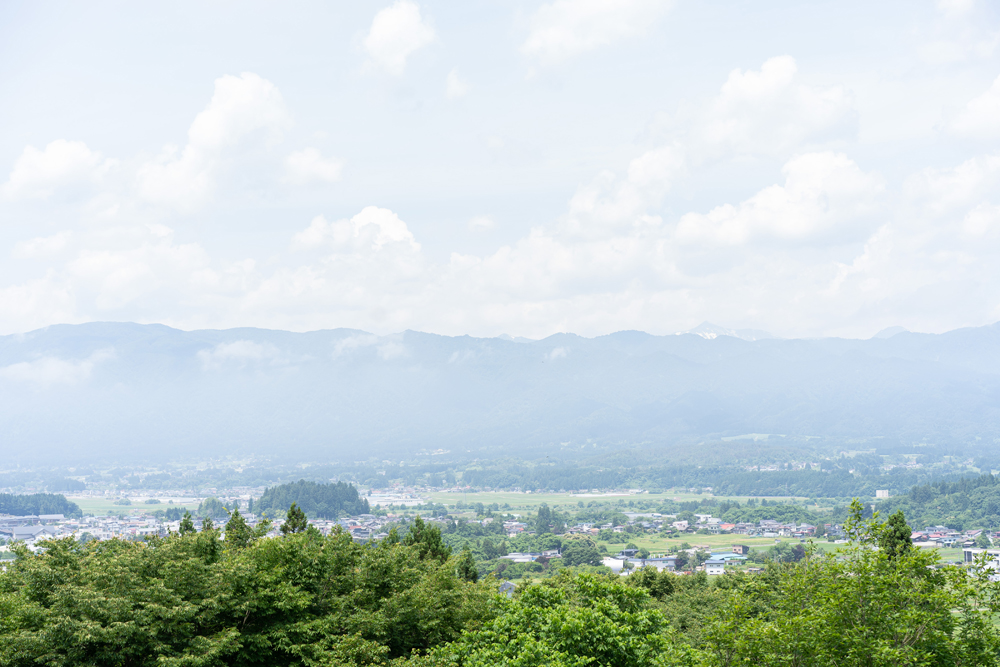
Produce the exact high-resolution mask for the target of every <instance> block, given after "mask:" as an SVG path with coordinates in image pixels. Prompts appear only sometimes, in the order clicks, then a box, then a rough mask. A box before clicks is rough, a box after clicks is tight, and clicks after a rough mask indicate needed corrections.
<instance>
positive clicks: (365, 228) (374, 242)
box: [351, 206, 420, 250]
mask: <svg viewBox="0 0 1000 667" xmlns="http://www.w3.org/2000/svg"><path fill="white" fill-rule="evenodd" d="M351 225H352V226H353V228H354V238H355V239H362V240H363V241H364V242H365V243H370V244H371V248H372V250H381V249H382V247H383V246H385V245H387V244H392V243H399V244H403V245H406V246H409V247H410V248H412V249H414V250H419V249H420V244H419V243H417V242H416V240H414V238H413V234H412V233H411V232H410V230H409V228H407V226H406V223H405V222H403V221H402V220H400V219H399V216H398V215H396V214H395V213H393V212H392V211H390V210H389V209H387V208H379V207H377V206H366V207H365V208H363V209H362V210H361V212H360V213H358V214H357V215H356V216H354V217H353V218H351Z"/></svg>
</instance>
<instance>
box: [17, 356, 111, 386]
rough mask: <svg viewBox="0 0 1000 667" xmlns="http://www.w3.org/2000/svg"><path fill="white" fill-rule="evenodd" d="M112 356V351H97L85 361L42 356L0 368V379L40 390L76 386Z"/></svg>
mask: <svg viewBox="0 0 1000 667" xmlns="http://www.w3.org/2000/svg"><path fill="white" fill-rule="evenodd" d="M114 356H115V353H114V350H112V349H103V350H97V351H95V352H94V353H93V354H91V355H90V356H89V357H87V358H86V359H79V360H72V359H60V358H59V357H54V356H43V357H39V358H38V359H33V360H32V361H22V362H19V363H16V364H11V365H9V366H3V367H0V378H4V379H6V380H12V381H15V382H23V383H26V384H32V385H35V386H37V387H42V388H45V387H51V386H53V385H60V384H78V383H80V382H84V381H85V380H87V379H89V378H90V374H91V373H92V372H93V370H94V367H95V366H97V365H98V364H100V363H102V362H104V361H107V360H108V359H113V358H114Z"/></svg>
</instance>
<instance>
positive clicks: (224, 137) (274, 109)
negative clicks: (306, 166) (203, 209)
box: [137, 72, 292, 211]
mask: <svg viewBox="0 0 1000 667" xmlns="http://www.w3.org/2000/svg"><path fill="white" fill-rule="evenodd" d="M291 122H292V121H291V116H290V114H289V113H288V110H287V109H286V107H285V103H284V100H283V99H282V97H281V93H279V92H278V89H277V87H276V86H275V85H274V84H273V83H271V82H270V81H267V80H266V79H263V78H261V77H260V76H258V75H256V74H253V73H251V72H244V73H243V74H242V75H240V76H238V77H237V76H231V75H227V76H223V77H220V78H219V79H216V80H215V92H214V94H213V95H212V100H211V101H210V102H209V104H208V107H206V108H205V110H204V111H202V112H201V113H199V114H198V115H197V116H196V117H195V119H194V122H192V123H191V127H190V128H189V129H188V143H187V144H186V145H185V146H184V148H183V149H178V148H177V147H176V146H167V147H166V148H164V149H163V152H162V153H161V154H160V155H159V157H157V158H156V159H155V160H153V161H150V162H147V163H145V164H143V165H142V166H141V167H140V168H139V170H138V174H137V187H138V193H139V195H140V197H141V198H142V199H144V200H146V201H148V202H152V203H155V204H159V205H163V206H167V207H172V208H177V209H179V210H184V211H187V210H192V209H194V208H197V207H198V206H199V205H201V204H202V203H204V201H205V200H206V199H207V198H208V197H209V195H210V194H211V193H212V192H213V190H214V189H215V185H216V180H217V178H218V175H219V172H220V171H221V170H222V169H223V168H224V166H225V159H226V157H227V154H228V153H230V152H231V151H233V150H234V149H236V148H237V147H239V146H240V145H241V144H242V143H244V142H246V141H247V140H248V139H249V138H251V137H253V136H258V137H259V138H260V140H261V141H263V142H265V143H268V142H274V141H275V140H277V139H278V138H280V137H281V134H282V132H283V131H284V130H286V129H287V128H288V127H289V126H290V125H291Z"/></svg>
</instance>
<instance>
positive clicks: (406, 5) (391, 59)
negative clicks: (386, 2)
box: [364, 0, 436, 76]
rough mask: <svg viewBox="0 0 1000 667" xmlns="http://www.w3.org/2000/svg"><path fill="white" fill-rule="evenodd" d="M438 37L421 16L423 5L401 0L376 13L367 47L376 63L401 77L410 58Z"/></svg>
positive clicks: (365, 41)
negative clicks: (421, 6)
mask: <svg viewBox="0 0 1000 667" xmlns="http://www.w3.org/2000/svg"><path fill="white" fill-rule="evenodd" d="M435 39H436V36H435V34H434V29H433V28H432V27H431V26H430V25H428V23H427V22H426V21H424V19H423V17H421V16H420V7H419V6H418V5H417V4H416V3H413V2H410V1H409V0H399V1H398V2H396V3H395V4H394V5H392V6H391V7H386V8H385V9H383V10H381V11H380V12H379V13H377V14H376V15H375V18H374V19H373V20H372V26H371V29H370V30H369V31H368V36H367V37H365V40H364V48H365V51H367V52H368V56H369V57H370V58H371V59H372V61H373V62H374V63H375V64H376V65H378V66H379V67H381V68H382V69H383V70H385V71H386V72H388V73H389V74H392V75H394V76H400V75H401V74H402V73H403V72H404V71H405V70H406V61H407V60H408V59H409V57H410V56H411V55H413V54H414V53H415V52H416V51H419V50H420V49H422V48H423V47H425V46H427V45H428V44H431V43H432V42H433V41H434V40H435Z"/></svg>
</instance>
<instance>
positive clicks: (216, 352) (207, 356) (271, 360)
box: [198, 340, 287, 371]
mask: <svg viewBox="0 0 1000 667" xmlns="http://www.w3.org/2000/svg"><path fill="white" fill-rule="evenodd" d="M198 360H199V361H201V367H202V369H203V370H206V371H209V370H220V369H222V368H226V367H233V368H245V367H246V366H247V365H249V364H254V363H261V362H267V363H268V364H270V365H272V366H273V365H284V364H285V363H286V362H287V360H286V359H284V357H283V355H282V354H281V352H280V350H278V348H276V347H274V346H273V345H270V344H261V343H255V342H254V341H252V340H236V341H233V342H231V343H219V344H218V345H216V346H215V347H213V348H212V349H210V350H199V351H198Z"/></svg>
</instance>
